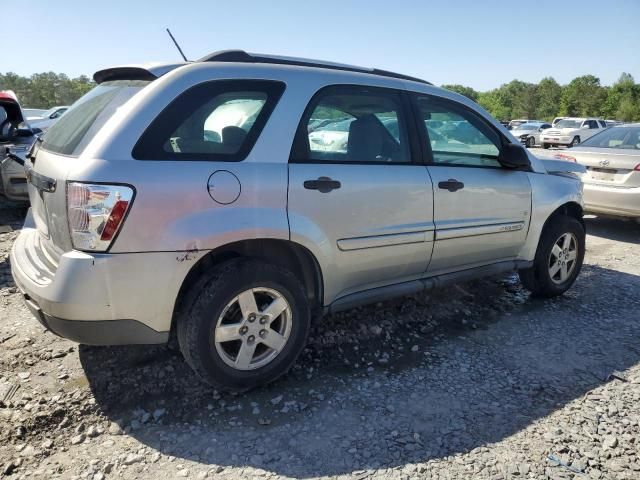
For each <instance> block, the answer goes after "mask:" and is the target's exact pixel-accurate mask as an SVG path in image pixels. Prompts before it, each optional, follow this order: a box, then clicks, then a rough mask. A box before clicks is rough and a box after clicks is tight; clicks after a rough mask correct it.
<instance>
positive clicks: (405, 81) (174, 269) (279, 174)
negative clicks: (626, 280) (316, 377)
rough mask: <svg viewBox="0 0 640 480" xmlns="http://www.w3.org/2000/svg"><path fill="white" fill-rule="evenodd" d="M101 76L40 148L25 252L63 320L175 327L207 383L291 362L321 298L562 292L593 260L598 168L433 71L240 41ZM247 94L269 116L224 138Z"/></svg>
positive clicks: (143, 339) (22, 259) (42, 299)
mask: <svg viewBox="0 0 640 480" xmlns="http://www.w3.org/2000/svg"><path fill="white" fill-rule="evenodd" d="M167 72H171V74H170V75H165V74H166V73H167ZM94 80H95V82H96V84H97V86H96V87H95V88H94V89H93V90H91V91H90V92H89V93H88V94H86V95H85V96H84V97H82V98H81V99H80V100H78V101H77V102H76V103H75V104H74V105H73V106H72V107H71V108H70V109H69V111H68V112H67V113H66V114H65V115H64V116H63V117H62V118H61V119H60V120H59V121H58V122H57V123H56V124H55V125H53V126H52V127H51V128H50V129H49V130H48V131H47V133H46V134H45V135H44V136H43V137H42V142H36V144H35V146H34V148H33V150H32V151H31V152H30V155H29V161H28V162H27V165H26V167H27V169H28V176H29V179H30V183H29V196H30V199H31V209H30V211H29V213H28V215H27V219H26V221H25V225H24V228H23V229H22V230H21V232H20V235H19V236H18V237H17V239H16V241H15V243H14V245H13V248H12V252H11V262H10V263H11V269H12V273H13V278H14V280H15V283H16V285H17V287H18V288H19V290H20V291H21V292H22V293H23V294H24V298H25V301H26V304H27V306H28V307H29V308H30V310H31V311H32V312H33V314H34V315H35V317H36V318H37V319H38V320H39V321H40V322H41V323H42V324H43V325H44V326H45V327H46V328H48V329H50V330H52V331H53V332H56V333H57V334H58V335H61V336H63V337H67V338H70V339H72V340H75V341H78V342H81V343H88V344H103V345H105V344H107V345H110V344H136V343H164V342H167V341H168V340H169V338H170V336H171V335H172V332H175V335H176V338H177V342H178V345H179V346H180V349H181V351H182V352H183V354H184V357H185V359H186V361H187V362H188V363H189V365H191V367H192V368H193V369H194V370H195V371H196V372H197V373H198V375H199V376H200V377H201V378H203V379H204V380H205V381H207V382H209V383H211V384H212V385H216V386H218V387H222V388H225V389H231V390H245V389H248V388H251V387H255V386H257V385H261V384H264V383H267V382H270V381H273V380H274V379H276V378H278V377H279V376H281V375H282V374H284V373H285V372H286V371H287V370H288V369H289V368H290V367H291V365H292V364H293V363H294V361H295V359H296V357H297V356H298V354H299V353H300V352H301V351H302V349H303V348H304V346H305V341H306V337H307V334H308V332H309V328H310V323H311V318H312V317H316V316H320V315H321V314H323V313H327V312H336V311H340V310H344V309H349V308H352V307H355V306H357V305H362V304H366V303H370V302H376V301H381V300H384V299H387V298H390V297H393V296H397V295H405V294H410V293H416V292H420V291H423V290H426V289H429V288H433V287H436V286H442V285H447V284H449V283H451V282H456V281H460V280H468V279H471V278H476V277H480V276H483V275H495V274H499V273H502V272H509V271H513V270H517V271H519V273H520V278H521V279H522V282H523V284H524V285H525V286H526V288H528V289H529V290H530V291H531V292H532V293H533V294H534V295H539V296H545V297H551V296H556V295H560V294H562V293H563V292H565V291H566V290H567V289H568V288H570V287H571V285H572V284H573V282H574V280H575V279H576V277H577V275H578V273H579V271H580V268H581V265H582V260H583V256H584V245H585V244H584V242H585V231H584V226H583V222H582V183H581V182H580V179H579V177H578V176H577V174H579V173H581V172H584V167H581V166H580V165H578V164H576V163H573V162H563V161H558V160H549V161H547V162H544V161H542V160H539V159H538V158H536V157H535V156H533V155H531V154H529V153H528V152H527V150H526V149H525V148H524V147H522V145H520V144H519V143H518V142H517V141H516V140H515V139H514V138H513V137H511V136H510V135H508V134H507V133H506V131H505V130H504V128H503V127H502V126H501V125H500V124H499V123H498V122H497V121H496V120H495V119H493V118H491V117H490V116H489V115H488V114H487V113H486V112H485V111H484V110H483V109H482V108H480V107H479V106H478V105H477V104H476V103H475V102H473V101H471V100H469V99H467V98H466V97H463V96H461V95H458V94H456V93H453V92H450V91H448V90H444V89H441V88H438V87H435V86H433V85H431V84H430V83H428V82H425V81H423V80H419V79H415V78H412V77H408V76H405V75H401V74H395V73H391V72H385V71H380V70H376V69H368V68H361V67H350V66H344V65H341V66H340V67H339V68H338V67H336V66H335V64H331V63H324V62H319V61H314V60H308V59H295V58H290V57H287V58H285V59H283V58H282V57H274V56H266V55H254V54H248V53H246V52H243V51H226V52H219V53H214V54H211V55H208V56H206V57H204V58H202V59H200V60H198V61H196V62H190V63H182V64H175V65H160V66H159V65H157V64H156V65H154V66H137V67H132V66H128V67H126V68H118V67H116V68H109V69H106V70H101V71H99V72H97V73H96V74H95V75H94ZM239 99H242V100H251V101H252V102H261V104H262V107H261V108H260V110H259V112H258V114H257V117H256V118H255V121H253V122H252V123H251V124H250V127H248V128H245V124H244V123H243V124H242V125H241V126H238V125H237V123H236V120H235V116H232V117H230V118H229V124H228V125H225V126H223V125H224V122H223V119H222V118H219V124H218V127H220V128H219V132H220V135H219V138H213V137H209V138H208V137H207V136H206V135H205V130H206V129H205V125H206V124H207V119H209V118H210V117H211V116H212V115H214V116H217V115H218V112H219V110H220V109H221V108H225V106H226V105H229V104H230V103H233V102H236V101H238V100H239ZM328 118H353V119H352V120H351V121H350V123H349V128H348V131H347V132H346V134H347V141H346V150H345V151H342V150H341V149H339V150H333V151H327V150H326V149H324V148H322V147H321V146H318V144H316V143H314V142H312V141H311V140H310V137H311V135H312V133H315V132H312V133H311V134H310V133H309V123H310V122H311V121H312V120H311V119H314V120H313V121H316V120H322V119H328ZM385 122H386V123H387V125H386V126H385V124H384V123H385ZM394 124H395V125H396V126H397V128H398V130H397V135H396V134H395V133H394V130H395V126H394ZM438 126H439V127H446V128H441V130H440V131H439V132H438V131H436V128H437V127H438ZM458 130H459V132H457V131H458ZM571 172H573V173H571ZM556 173H557V174H556Z"/></svg>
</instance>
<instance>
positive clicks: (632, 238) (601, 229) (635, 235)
mask: <svg viewBox="0 0 640 480" xmlns="http://www.w3.org/2000/svg"><path fill="white" fill-rule="evenodd" d="M585 222H586V224H587V233H589V235H593V236H596V237H601V238H607V239H609V240H616V241H618V242H626V243H634V244H636V245H640V222H635V221H634V220H626V219H622V218H614V217H595V218H590V217H588V218H585Z"/></svg>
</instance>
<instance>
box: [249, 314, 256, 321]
mask: <svg viewBox="0 0 640 480" xmlns="http://www.w3.org/2000/svg"><path fill="white" fill-rule="evenodd" d="M255 319H256V314H255V313H250V314H249V317H248V318H247V320H249V321H250V322H254V321H255Z"/></svg>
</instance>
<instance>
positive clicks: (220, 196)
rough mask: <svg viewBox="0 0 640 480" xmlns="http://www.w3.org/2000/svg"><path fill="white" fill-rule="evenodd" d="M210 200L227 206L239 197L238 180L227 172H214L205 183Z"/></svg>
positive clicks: (239, 187)
mask: <svg viewBox="0 0 640 480" xmlns="http://www.w3.org/2000/svg"><path fill="white" fill-rule="evenodd" d="M207 190H208V191H209V195H210V196H211V198H212V199H213V200H214V201H215V202H216V203H219V204H220V205H229V204H231V203H233V202H235V201H236V200H237V199H238V198H239V197H240V192H241V191H242V188H241V186H240V180H239V179H238V177H236V176H235V175H234V174H233V173H231V172H230V171H228V170H216V171H215V172H213V173H212V174H211V176H210V177H209V180H208V181H207Z"/></svg>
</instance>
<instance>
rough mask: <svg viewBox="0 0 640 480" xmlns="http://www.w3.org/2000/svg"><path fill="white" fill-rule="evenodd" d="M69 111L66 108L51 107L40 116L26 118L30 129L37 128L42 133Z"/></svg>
mask: <svg viewBox="0 0 640 480" xmlns="http://www.w3.org/2000/svg"><path fill="white" fill-rule="evenodd" d="M68 109H69V107H67V106H59V107H53V108H50V109H49V110H46V111H45V112H44V113H43V114H42V115H41V116H39V117H36V116H31V117H30V116H27V122H29V125H31V127H32V128H39V129H40V130H42V131H43V132H44V131H45V130H46V129H47V128H49V127H50V126H51V125H53V124H54V123H55V122H56V121H57V120H58V119H59V118H60V117H61V116H62V115H63V114H64V112H66V111H67V110H68Z"/></svg>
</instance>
